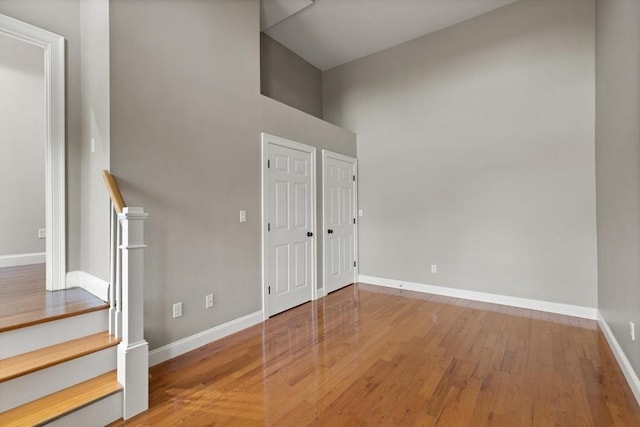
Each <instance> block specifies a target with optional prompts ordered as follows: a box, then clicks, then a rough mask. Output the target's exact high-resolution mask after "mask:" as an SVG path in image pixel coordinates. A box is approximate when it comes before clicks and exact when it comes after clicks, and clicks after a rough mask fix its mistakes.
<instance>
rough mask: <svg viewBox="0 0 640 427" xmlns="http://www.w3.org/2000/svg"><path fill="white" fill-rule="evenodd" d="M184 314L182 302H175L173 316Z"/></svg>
mask: <svg viewBox="0 0 640 427" xmlns="http://www.w3.org/2000/svg"><path fill="white" fill-rule="evenodd" d="M180 316H182V303H181V302H177V303H175V304H173V318H174V319H175V318H176V317H180Z"/></svg>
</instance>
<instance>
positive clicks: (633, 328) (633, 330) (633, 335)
mask: <svg viewBox="0 0 640 427" xmlns="http://www.w3.org/2000/svg"><path fill="white" fill-rule="evenodd" d="M629 329H630V332H631V341H635V340H636V324H635V323H633V322H629Z"/></svg>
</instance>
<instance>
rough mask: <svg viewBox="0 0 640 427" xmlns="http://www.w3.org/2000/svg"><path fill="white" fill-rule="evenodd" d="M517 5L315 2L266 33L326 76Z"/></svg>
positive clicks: (428, 0) (456, 0)
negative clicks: (359, 60)
mask: <svg viewBox="0 0 640 427" xmlns="http://www.w3.org/2000/svg"><path fill="white" fill-rule="evenodd" d="M271 1H273V0H263V3H264V4H267V3H270V2H271ZM284 1H285V2H286V1H287V0H284ZM292 1H295V0H292ZM515 1H517V0H315V1H314V2H313V4H311V5H309V6H308V7H305V8H303V9H302V10H299V11H297V13H295V12H294V14H292V15H291V16H288V17H287V18H286V19H283V20H281V21H280V22H278V23H277V24H275V25H273V26H271V27H270V28H268V29H267V30H266V31H265V33H267V34H268V35H269V36H270V37H271V38H273V39H275V40H277V41H278V42H280V43H281V44H283V45H285V46H286V47H288V48H289V49H291V50H292V51H293V52H295V53H296V54H298V55H299V56H301V57H303V58H304V59H306V60H307V61H309V62H310V63H312V64H313V65H315V66H316V67H318V68H319V69H321V70H323V71H324V70H328V69H330V68H333V67H336V66H338V65H342V64H344V63H347V62H350V61H353V60H354V59H358V58H362V57H363V56H367V55H370V54H372V53H375V52H379V51H381V50H383V49H386V48H388V47H391V46H395V45H397V44H400V43H403V42H405V41H408V40H412V39H415V38H417V37H420V36H423V35H425V34H428V33H431V32H433V31H437V30H440V29H442V28H445V27H448V26H450V25H453V24H457V23H458V22H462V21H465V20H467V19H470V18H473V17H474V16H478V15H481V14H483V13H485V12H488V11H490V10H492V9H496V8H498V7H501V6H505V5H507V4H510V3H514V2H515ZM279 2H283V0H279Z"/></svg>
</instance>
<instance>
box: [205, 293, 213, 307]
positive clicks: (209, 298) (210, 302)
mask: <svg viewBox="0 0 640 427" xmlns="http://www.w3.org/2000/svg"><path fill="white" fill-rule="evenodd" d="M211 307H213V294H209V295H207V296H206V297H205V298H204V308H211Z"/></svg>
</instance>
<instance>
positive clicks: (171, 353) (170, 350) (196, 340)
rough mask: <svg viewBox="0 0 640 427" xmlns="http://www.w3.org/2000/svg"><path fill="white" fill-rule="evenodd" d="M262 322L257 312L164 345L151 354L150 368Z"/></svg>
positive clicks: (260, 313) (260, 312)
mask: <svg viewBox="0 0 640 427" xmlns="http://www.w3.org/2000/svg"><path fill="white" fill-rule="evenodd" d="M260 322H262V311H256V312H255V313H251V314H247V315H246V316H243V317H239V318H237V319H234V320H232V321H230V322H227V323H223V324H222V325H218V326H215V327H213V328H211V329H207V330H206V331H202V332H198V333H197V334H194V335H191V336H189V337H186V338H182V339H181V340H178V341H174V342H172V343H170V344H167V345H163V346H162V347H158V348H156V349H155V350H151V351H150V352H149V366H154V365H157V364H158V363H162V362H164V361H166V360H169V359H172V358H174V357H177V356H180V355H181V354H184V353H187V352H189V351H191V350H195V349H196V348H198V347H202V346H203V345H207V344H209V343H212V342H214V341H217V340H219V339H221V338H224V337H226V336H228V335H231V334H235V333H236V332H240V331H241V330H243V329H246V328H249V327H251V326H253V325H257V324H258V323H260Z"/></svg>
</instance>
